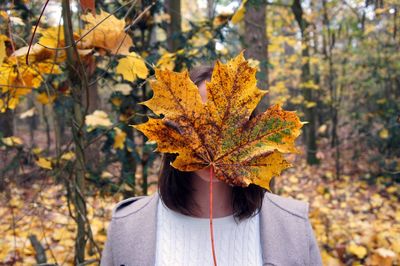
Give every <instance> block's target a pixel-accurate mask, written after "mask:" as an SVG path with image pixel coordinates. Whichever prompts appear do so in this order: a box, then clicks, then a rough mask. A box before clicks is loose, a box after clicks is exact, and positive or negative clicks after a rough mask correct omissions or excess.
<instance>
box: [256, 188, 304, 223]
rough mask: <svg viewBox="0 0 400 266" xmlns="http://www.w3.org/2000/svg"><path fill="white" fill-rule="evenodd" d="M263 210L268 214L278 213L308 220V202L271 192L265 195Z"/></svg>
mask: <svg viewBox="0 0 400 266" xmlns="http://www.w3.org/2000/svg"><path fill="white" fill-rule="evenodd" d="M263 208H265V209H266V211H267V212H271V211H274V212H276V213H281V214H291V215H294V216H297V217H299V218H302V219H308V211H309V203H308V202H306V201H302V200H297V199H294V198H289V197H283V196H280V195H277V194H273V193H270V192H266V193H265V195H264V201H263Z"/></svg>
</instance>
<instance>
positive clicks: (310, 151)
mask: <svg viewBox="0 0 400 266" xmlns="http://www.w3.org/2000/svg"><path fill="white" fill-rule="evenodd" d="M292 11H293V14H294V16H295V18H296V21H297V23H298V25H299V27H300V32H301V41H302V47H303V49H302V53H301V54H302V59H303V60H302V61H303V62H304V63H303V64H302V66H301V83H303V84H304V83H306V82H308V81H310V80H312V79H313V77H312V76H311V67H310V48H309V41H310V40H309V33H308V26H309V23H308V22H307V21H306V20H305V19H304V18H303V8H302V6H301V1H300V0H295V1H293V4H292ZM312 93H313V90H312V88H308V87H304V88H303V96H304V100H305V101H306V103H307V102H308V103H309V102H314V97H313V94H312ZM303 110H304V115H305V120H306V121H308V125H307V126H305V127H304V132H305V140H306V146H307V163H308V164H310V165H312V164H318V163H319V160H318V159H317V156H316V154H317V138H316V112H315V107H311V108H310V107H307V106H306V104H304V105H303Z"/></svg>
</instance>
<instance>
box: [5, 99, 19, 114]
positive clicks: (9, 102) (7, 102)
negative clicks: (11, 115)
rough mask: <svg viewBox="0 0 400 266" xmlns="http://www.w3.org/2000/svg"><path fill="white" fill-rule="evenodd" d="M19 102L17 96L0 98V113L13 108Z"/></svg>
mask: <svg viewBox="0 0 400 266" xmlns="http://www.w3.org/2000/svg"><path fill="white" fill-rule="evenodd" d="M18 103H19V98H15V97H12V96H11V98H8V99H5V100H3V99H0V113H4V112H5V111H6V110H7V109H10V110H14V109H15V108H16V107H17V105H18Z"/></svg>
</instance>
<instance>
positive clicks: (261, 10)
mask: <svg viewBox="0 0 400 266" xmlns="http://www.w3.org/2000/svg"><path fill="white" fill-rule="evenodd" d="M266 8H267V4H266V2H261V3H260V4H258V5H257V6H256V5H255V3H252V4H251V5H250V4H249V3H247V4H246V14H245V18H244V23H245V35H244V42H245V47H246V51H245V54H246V57H247V58H252V59H256V60H258V61H259V62H260V71H259V72H258V73H257V80H258V83H257V86H258V87H259V88H260V89H264V90H265V89H267V88H268V86H269V81H268V40H267V34H266V31H267V22H266ZM268 105H269V99H268V97H267V96H265V97H264V98H263V99H262V100H261V102H260V104H259V105H258V107H257V109H258V111H264V110H265V109H266V108H267V107H268Z"/></svg>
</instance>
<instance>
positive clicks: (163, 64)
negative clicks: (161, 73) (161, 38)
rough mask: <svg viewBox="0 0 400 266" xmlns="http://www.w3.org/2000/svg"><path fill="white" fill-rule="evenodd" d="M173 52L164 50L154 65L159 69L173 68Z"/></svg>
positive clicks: (174, 57)
mask: <svg viewBox="0 0 400 266" xmlns="http://www.w3.org/2000/svg"><path fill="white" fill-rule="evenodd" d="M175 59H176V54H175V53H168V52H164V53H163V54H162V56H161V57H160V59H158V61H157V64H156V66H157V67H158V68H159V69H161V70H166V69H168V70H174V68H175Z"/></svg>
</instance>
